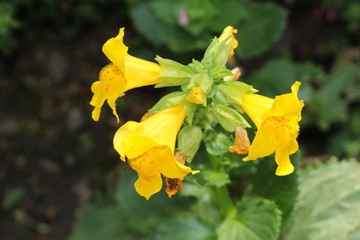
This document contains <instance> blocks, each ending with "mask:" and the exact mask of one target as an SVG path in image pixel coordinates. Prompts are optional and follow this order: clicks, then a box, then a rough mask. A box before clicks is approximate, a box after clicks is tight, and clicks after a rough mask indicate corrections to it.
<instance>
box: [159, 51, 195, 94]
mask: <svg viewBox="0 0 360 240" xmlns="http://www.w3.org/2000/svg"><path fill="white" fill-rule="evenodd" d="M155 60H156V61H157V62H158V63H159V64H160V65H161V68H162V71H161V73H160V75H159V76H158V77H159V78H161V79H162V80H163V81H162V82H161V83H158V84H156V85H155V88H161V87H171V86H179V85H183V84H186V83H188V82H189V81H190V78H191V76H192V72H191V71H190V69H189V67H187V66H184V65H182V64H180V63H178V62H175V61H173V60H170V59H164V58H162V57H160V56H156V58H155Z"/></svg>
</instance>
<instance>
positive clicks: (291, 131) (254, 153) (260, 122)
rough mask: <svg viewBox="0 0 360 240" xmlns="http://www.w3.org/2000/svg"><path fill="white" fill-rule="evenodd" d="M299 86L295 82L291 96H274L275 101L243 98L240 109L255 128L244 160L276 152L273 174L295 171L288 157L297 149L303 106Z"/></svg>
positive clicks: (248, 96)
mask: <svg viewBox="0 0 360 240" xmlns="http://www.w3.org/2000/svg"><path fill="white" fill-rule="evenodd" d="M300 85H301V83H300V82H295V83H294V84H293V85H292V87H291V91H292V92H291V93H287V94H283V95H280V96H276V97H275V99H272V98H268V97H264V96H261V95H257V94H243V95H242V97H241V100H242V103H241V107H242V109H243V110H244V111H245V112H246V114H247V115H248V116H249V117H250V118H251V120H252V121H253V122H254V123H255V125H256V126H257V128H258V131H257V133H256V136H255V139H254V141H253V143H252V144H251V146H250V149H249V153H248V156H247V157H246V158H244V159H243V160H244V161H248V160H254V159H257V158H261V157H265V156H268V155H270V154H272V153H273V152H275V153H276V156H275V162H276V163H277V165H278V167H277V169H276V175H279V176H283V175H288V174H290V173H292V172H293V171H294V166H293V165H292V164H291V162H290V158H289V155H291V154H293V153H295V152H296V151H297V150H298V148H299V146H298V143H297V141H296V138H297V136H298V134H299V124H298V122H299V121H300V120H301V110H302V108H303V106H304V103H303V101H302V100H299V99H298V97H297V93H298V91H299V87H300Z"/></svg>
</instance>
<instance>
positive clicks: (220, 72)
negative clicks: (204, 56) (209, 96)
mask: <svg viewBox="0 0 360 240" xmlns="http://www.w3.org/2000/svg"><path fill="white" fill-rule="evenodd" d="M233 75H234V74H233V73H232V72H231V70H230V69H227V68H222V69H219V68H215V69H211V71H210V76H211V77H212V78H213V79H214V81H215V82H223V81H224V77H227V76H233Z"/></svg>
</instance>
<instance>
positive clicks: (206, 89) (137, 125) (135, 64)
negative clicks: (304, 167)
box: [90, 26, 304, 199]
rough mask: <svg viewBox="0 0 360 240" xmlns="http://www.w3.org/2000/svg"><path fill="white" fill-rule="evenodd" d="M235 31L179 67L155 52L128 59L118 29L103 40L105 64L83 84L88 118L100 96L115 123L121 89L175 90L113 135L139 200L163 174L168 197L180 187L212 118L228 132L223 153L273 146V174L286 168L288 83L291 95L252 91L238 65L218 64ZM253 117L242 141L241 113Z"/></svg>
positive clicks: (291, 105)
mask: <svg viewBox="0 0 360 240" xmlns="http://www.w3.org/2000/svg"><path fill="white" fill-rule="evenodd" d="M235 33H237V30H236V29H234V28H233V27H231V26H228V27H226V28H225V29H224V31H223V33H222V34H221V35H220V37H219V38H216V37H215V38H214V39H213V40H212V42H211V43H210V45H209V47H208V48H207V50H206V51H205V53H204V57H203V59H202V60H201V61H197V60H193V61H192V62H191V63H190V64H188V65H182V64H180V63H178V62H175V61H173V60H170V59H164V58H161V57H159V56H157V57H156V61H157V62H158V64H156V63H152V62H149V61H145V60H142V59H139V58H136V57H133V56H131V55H129V54H128V53H127V51H128V47H127V46H126V45H125V44H124V43H123V37H124V28H121V29H120V32H119V34H118V35H117V36H116V37H115V38H111V39H109V40H108V41H107V42H106V43H105V44H104V46H103V52H104V54H105V55H106V56H107V57H108V58H109V60H110V61H111V64H109V65H107V66H105V67H104V68H103V69H102V70H101V72H100V75H99V81H96V82H94V83H93V85H92V86H91V90H92V92H93V93H94V95H93V98H92V100H91V102H90V104H91V105H92V106H94V110H93V112H92V118H93V119H94V120H95V121H98V120H99V117H100V112H101V108H102V105H103V104H104V102H105V100H107V103H108V105H109V106H110V108H111V109H112V110H113V114H114V115H115V116H116V118H117V121H119V117H118V115H117V113H116V100H117V99H118V98H119V97H121V96H122V95H123V94H124V93H125V92H126V91H128V90H130V89H133V88H137V87H141V86H147V85H155V87H157V88H160V87H174V86H179V87H180V90H179V91H175V92H172V93H170V94H168V95H166V96H164V97H163V98H161V99H160V100H159V101H158V102H157V103H156V104H155V105H154V107H153V108H151V109H149V111H148V113H147V114H145V115H144V117H143V119H142V120H141V121H140V122H134V121H129V122H127V123H125V124H124V125H122V126H121V127H120V128H119V130H118V131H117V132H116V134H115V136H114V141H113V144H114V148H115V150H116V151H117V152H118V153H119V155H120V159H121V160H122V161H126V162H128V163H129V165H130V167H131V168H132V169H134V170H135V171H136V172H137V174H138V180H137V181H136V182H135V189H136V191H137V192H138V193H139V194H140V195H141V196H144V197H145V198H146V199H149V198H150V197H151V196H152V195H153V194H155V193H157V192H159V191H160V190H161V188H162V185H163V182H162V176H164V177H165V179H166V185H167V190H166V192H167V193H168V195H169V196H171V195H173V194H175V193H176V191H177V190H178V189H180V190H181V189H182V185H181V181H182V180H183V178H184V177H185V176H186V175H188V174H189V173H192V174H195V173H198V171H196V170H192V169H191V168H190V167H188V166H186V165H185V164H186V162H187V163H190V162H191V160H192V158H193V157H194V155H195V154H196V152H197V150H198V148H199V146H200V143H201V141H206V137H205V136H206V133H207V132H209V131H213V129H214V128H215V126H216V125H217V124H219V125H220V126H221V127H222V128H223V129H224V130H225V131H227V132H235V142H234V146H231V147H230V148H229V151H230V152H234V153H237V154H247V156H246V157H244V158H243V160H244V161H248V160H255V159H257V158H262V157H265V156H268V155H271V154H272V153H274V152H275V154H276V155H275V161H276V163H277V165H278V167H277V170H276V175H287V174H290V173H292V172H293V171H294V167H293V165H292V164H291V161H290V158H289V156H290V155H291V154H293V153H295V152H296V151H297V150H298V144H297V141H296V139H297V136H298V133H299V124H298V122H299V121H300V120H301V110H302V107H303V105H304V104H303V102H302V101H301V100H299V99H298V97H297V93H298V90H299V87H300V82H295V83H294V84H293V86H292V88H291V93H287V94H283V95H279V96H276V97H275V98H268V97H265V96H261V95H259V94H257V93H256V92H257V90H256V89H254V88H253V87H252V86H250V85H248V84H245V83H244V82H241V81H238V78H239V76H240V71H239V70H238V69H234V70H233V71H230V70H229V69H227V68H226V63H227V61H228V60H229V59H230V58H231V57H233V55H234V53H235V52H234V49H235V48H236V47H237V46H238V42H237V40H236V39H235V37H234V34H235ZM244 113H246V114H247V116H248V117H249V118H250V119H251V120H252V121H253V123H254V125H255V126H256V128H257V133H256V136H255V138H254V140H253V141H252V143H251V144H250V141H249V138H248V135H247V131H246V128H250V127H251V124H249V123H248V122H247V121H246V120H245V118H244V116H243V114H244Z"/></svg>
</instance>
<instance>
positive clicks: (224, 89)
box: [218, 81, 257, 106]
mask: <svg viewBox="0 0 360 240" xmlns="http://www.w3.org/2000/svg"><path fill="white" fill-rule="evenodd" d="M218 89H219V90H220V91H221V93H222V94H223V95H224V96H225V97H226V99H227V101H228V103H229V104H233V105H238V106H240V104H241V95H242V94H245V93H255V92H257V90H256V89H254V88H253V86H251V85H248V84H246V83H243V82H238V81H228V82H224V83H222V84H220V85H219V86H218Z"/></svg>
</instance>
